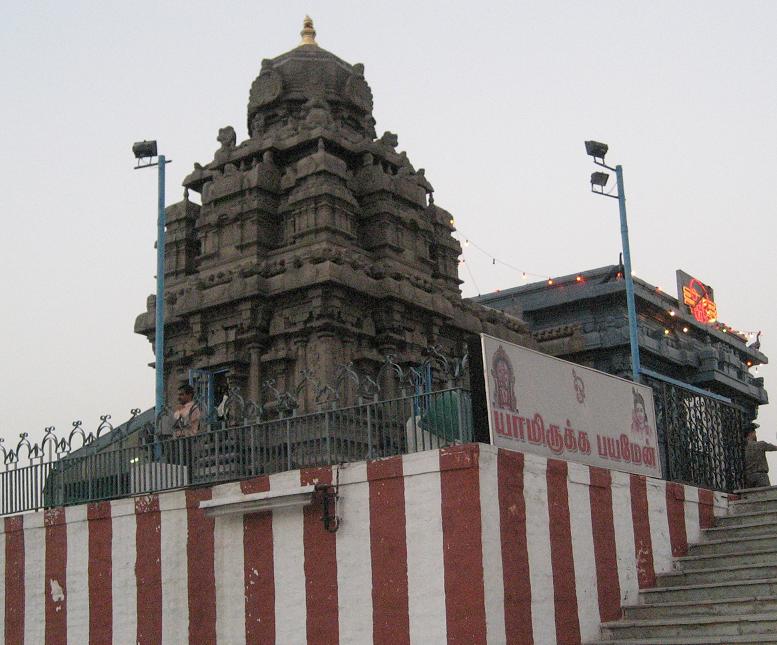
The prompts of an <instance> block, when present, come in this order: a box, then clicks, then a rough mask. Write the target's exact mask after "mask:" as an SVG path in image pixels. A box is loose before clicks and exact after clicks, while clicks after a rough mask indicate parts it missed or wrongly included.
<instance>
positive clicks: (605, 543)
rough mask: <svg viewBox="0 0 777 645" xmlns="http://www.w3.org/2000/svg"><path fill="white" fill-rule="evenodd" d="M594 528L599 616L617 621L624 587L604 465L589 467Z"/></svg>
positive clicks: (610, 485)
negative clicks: (620, 577) (622, 587)
mask: <svg viewBox="0 0 777 645" xmlns="http://www.w3.org/2000/svg"><path fill="white" fill-rule="evenodd" d="M590 473H591V480H590V481H591V485H590V488H589V489H588V490H589V496H590V500H591V529H592V531H593V537H594V562H595V564H596V589H597V592H598V594H599V619H600V620H601V621H602V622H607V621H610V620H618V619H619V618H620V617H621V615H622V613H623V612H622V611H621V587H620V580H618V556H617V552H616V550H615V522H614V521H613V510H612V476H611V475H610V471H609V470H605V469H604V468H595V467H591V468H590Z"/></svg>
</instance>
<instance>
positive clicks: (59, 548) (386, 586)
mask: <svg viewBox="0 0 777 645" xmlns="http://www.w3.org/2000/svg"><path fill="white" fill-rule="evenodd" d="M338 480H339V494H340V500H339V504H338V508H337V514H338V515H339V516H340V517H341V524H340V528H339V530H338V531H337V532H336V533H329V532H327V531H326V530H325V529H324V526H323V523H322V521H321V507H320V506H315V505H312V506H308V507H304V508H288V509H279V510H275V511H271V512H263V513H253V514H248V515H228V516H223V517H216V518H210V517H207V516H206V515H205V513H204V512H203V510H201V509H200V507H199V504H200V502H202V501H204V500H209V499H218V498H229V497H234V496H236V495H241V494H247V493H253V492H260V491H267V490H284V489H293V488H295V487H299V486H301V485H306V484H310V483H314V482H318V483H328V482H330V481H331V482H333V483H334V482H337V481H338ZM727 504H728V500H727V497H726V496H725V495H723V494H719V493H714V494H713V493H712V492H710V491H707V490H701V489H696V488H693V487H689V486H683V485H679V484H672V483H666V482H664V481H661V480H655V479H649V478H645V477H642V476H638V475H629V474H624V473H620V472H614V471H608V470H602V469H598V468H590V467H587V466H581V465H578V464H573V463H567V462H564V461H558V460H546V459H544V458H539V457H536V456H532V455H525V454H522V453H517V452H510V451H505V450H497V449H495V448H493V447H491V446H486V445H481V444H469V445H464V446H457V447H454V448H448V449H442V450H435V451H429V452H424V453H418V454H413V455H406V456H404V457H394V458H390V459H385V460H380V461H371V462H366V463H365V462H361V463H355V464H348V465H344V466H340V467H333V468H324V469H310V470H301V471H293V472H288V473H282V474H279V475H272V476H270V477H260V478H257V479H252V480H248V481H243V482H239V483H234V484H226V485H219V486H214V487H211V488H191V489H187V490H181V491H174V492H169V493H163V494H159V495H149V496H143V497H135V498H129V499H121V500H116V501H112V502H103V503H97V504H89V505H85V506H76V507H68V508H64V509H62V508H58V509H53V510H49V511H46V512H41V513H30V514H25V515H19V516H14V517H7V518H5V520H4V522H1V523H0V528H2V534H0V573H3V572H4V575H0V598H4V602H0V634H4V635H5V642H6V643H9V644H17V643H25V644H29V645H38V644H40V643H57V644H58V643H71V644H77V645H82V644H84V643H99V644H104V643H111V642H113V643H118V644H122V645H123V644H125V643H126V644H129V643H140V644H143V645H145V644H149V645H157V644H159V643H176V644H178V643H185V642H189V643H202V644H203V645H204V644H208V645H211V644H213V643H223V644H229V645H233V644H240V643H261V644H271V643H279V644H280V643H284V644H289V645H301V644H304V643H309V644H310V645H328V644H335V643H342V644H354V645H365V644H369V643H374V644H375V645H403V644H407V643H417V644H419V645H434V644H438V643H440V644H442V643H451V644H457V645H477V644H481V643H490V644H500V643H521V644H523V643H527V644H528V643H536V644H537V645H553V644H554V643H559V644H578V643H580V642H582V641H585V640H589V639H593V638H595V637H596V636H597V634H598V629H599V623H600V621H603V620H612V619H616V618H618V617H619V615H620V606H621V604H622V603H626V604H628V603H633V602H635V601H636V599H637V592H638V590H639V588H641V587H647V586H651V585H652V584H653V583H654V581H655V576H656V573H660V572H662V571H668V570H669V569H671V567H672V563H671V562H672V556H673V555H675V556H677V555H682V554H684V553H685V552H686V550H687V545H688V543H689V542H693V541H695V540H696V539H697V538H698V537H699V532H700V528H703V527H707V526H710V525H711V524H712V523H713V516H714V514H718V513H725V510H726V507H727Z"/></svg>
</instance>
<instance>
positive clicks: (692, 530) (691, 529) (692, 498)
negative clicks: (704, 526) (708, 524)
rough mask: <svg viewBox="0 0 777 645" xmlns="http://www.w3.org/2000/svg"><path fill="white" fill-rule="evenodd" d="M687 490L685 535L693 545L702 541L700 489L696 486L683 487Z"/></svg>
mask: <svg viewBox="0 0 777 645" xmlns="http://www.w3.org/2000/svg"><path fill="white" fill-rule="evenodd" d="M683 488H684V489H685V504H684V510H685V535H686V536H687V538H688V544H693V543H695V542H698V541H699V540H700V539H701V528H700V526H699V489H698V488H695V487H694V486H683Z"/></svg>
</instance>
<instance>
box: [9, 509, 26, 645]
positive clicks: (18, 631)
mask: <svg viewBox="0 0 777 645" xmlns="http://www.w3.org/2000/svg"><path fill="white" fill-rule="evenodd" d="M23 522H24V518H23V517H22V516H21V515H17V516H16V517H6V518H5V599H4V602H5V630H4V631H5V634H4V636H5V642H6V643H23V642H24V524H23Z"/></svg>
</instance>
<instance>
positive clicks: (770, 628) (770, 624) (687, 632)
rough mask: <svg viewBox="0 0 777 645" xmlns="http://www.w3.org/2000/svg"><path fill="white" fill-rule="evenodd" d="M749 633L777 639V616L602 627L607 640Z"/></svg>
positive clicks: (660, 620)
mask: <svg viewBox="0 0 777 645" xmlns="http://www.w3.org/2000/svg"><path fill="white" fill-rule="evenodd" d="M748 634H758V635H764V636H766V635H768V636H770V637H771V638H773V639H777V613H767V614H752V613H751V614H743V615H739V616H737V615H733V616H685V617H682V618H657V619H653V620H635V621H625V620H622V621H618V622H615V623H606V624H604V625H602V636H603V637H604V638H605V639H607V638H616V639H618V638H621V639H622V638H632V639H633V638H640V639H641V638H667V637H668V638H673V637H678V636H692V637H700V636H744V635H748Z"/></svg>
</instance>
